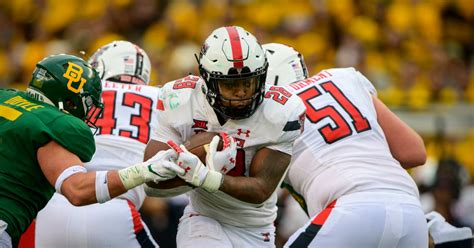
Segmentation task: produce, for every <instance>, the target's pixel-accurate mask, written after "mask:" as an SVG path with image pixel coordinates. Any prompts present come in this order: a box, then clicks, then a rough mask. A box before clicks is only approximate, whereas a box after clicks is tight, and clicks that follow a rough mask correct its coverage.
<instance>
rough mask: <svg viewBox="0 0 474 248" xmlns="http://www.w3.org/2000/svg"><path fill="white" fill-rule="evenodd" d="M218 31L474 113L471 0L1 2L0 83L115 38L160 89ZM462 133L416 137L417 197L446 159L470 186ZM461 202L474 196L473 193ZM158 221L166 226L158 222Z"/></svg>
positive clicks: (401, 103)
mask: <svg viewBox="0 0 474 248" xmlns="http://www.w3.org/2000/svg"><path fill="white" fill-rule="evenodd" d="M224 25H240V26H243V27H245V28H246V29H247V30H249V31H251V32H252V33H253V34H255V35H256V36H257V37H258V39H259V40H260V41H261V42H262V43H267V42H280V43H284V44H287V45H290V46H293V47H294V48H295V49H297V50H298V51H300V52H301V53H302V54H303V55H304V57H305V61H306V63H307V66H308V69H309V71H310V75H311V74H314V73H316V72H318V71H319V70H321V69H324V68H329V67H349V66H352V67H356V68H357V69H358V70H360V71H361V72H363V73H364V74H365V75H366V76H367V77H368V78H369V79H370V80H371V81H372V82H373V83H374V84H375V86H376V88H377V90H378V94H379V97H380V98H381V99H382V100H383V101H384V102H385V103H387V105H389V106H390V107H391V108H395V109H402V110H404V111H426V110H428V111H429V109H430V106H432V105H434V104H435V105H436V104H441V105H446V106H454V105H468V106H469V107H470V108H471V111H474V56H473V54H474V53H473V50H474V4H472V1H471V0H364V1H357V0H337V1H331V0H304V1H303V0H292V1H290V0H274V1H264V0H234V1H231V0H176V1H165V0H69V1H63V0H15V1H7V0H2V1H0V30H1V32H0V87H2V88H5V87H13V88H19V89H24V88H26V85H27V84H28V81H29V78H30V77H31V72H32V71H33V69H34V66H35V64H36V62H37V61H39V60H40V59H42V58H43V57H45V56H47V55H49V54H55V53H63V52H64V53H70V54H75V55H78V56H82V57H84V58H86V59H87V58H88V56H89V55H91V54H92V53H93V52H94V51H95V50H96V49H97V48H99V47H100V46H102V45H104V44H106V43H108V42H110V41H112V40H118V39H124V40H129V41H132V42H134V43H136V44H139V45H140V46H141V47H142V48H144V49H145V50H146V51H147V53H148V54H149V55H150V59H151V60H152V66H153V70H152V82H153V84H154V85H162V84H164V83H166V82H168V81H170V80H173V79H176V78H179V77H182V76H184V75H186V74H188V73H197V62H196V60H195V58H194V54H195V53H198V52H199V49H200V45H201V43H202V41H203V40H204V38H205V37H206V36H207V35H208V34H209V33H210V32H211V31H212V30H213V29H215V28H216V27H219V26H224ZM463 133H464V134H465V135H463V137H456V138H452V137H439V136H437V135H436V134H432V135H426V136H425V137H424V138H425V143H426V145H427V149H428V155H429V156H430V158H431V159H432V160H433V161H434V162H432V163H431V165H429V166H427V168H428V169H424V170H423V171H422V172H414V176H416V177H418V179H417V180H418V182H419V185H420V189H422V191H423V192H424V191H425V190H426V192H431V193H432V194H433V196H436V194H435V193H434V191H431V190H432V189H433V188H434V187H436V186H440V187H441V186H443V185H445V184H443V183H438V184H436V183H435V182H439V181H436V178H437V175H438V174H437V173H436V171H437V170H438V169H439V168H442V167H440V166H438V165H441V164H445V163H444V161H454V162H449V163H450V164H451V165H452V164H455V165H457V166H458V167H459V168H461V169H459V171H461V174H464V175H465V178H466V179H463V180H464V181H462V183H458V182H457V181H456V182H455V183H453V182H451V183H452V184H456V183H457V184H456V185H458V186H456V187H458V188H459V187H463V186H467V185H469V184H470V183H472V178H473V176H474V156H472V151H474V127H471V128H470V130H465V132H463ZM452 167H453V166H452ZM450 168H451V167H450ZM456 168H457V167H456ZM456 175H457V174H456ZM426 178H429V179H426ZM430 180H431V181H430ZM446 180H447V179H446ZM460 180H461V179H460ZM448 181H449V180H448ZM448 184H449V183H448ZM471 185H472V184H471ZM469 194H470V195H469ZM469 194H468V195H467V197H468V198H469V197H470V198H474V191H471V193H469ZM460 195H461V193H459V194H456V196H458V198H459V197H460ZM434 198H436V197H434ZM453 199H454V198H453ZM456 199H457V198H456ZM473 201H474V200H473ZM176 202H178V203H179V202H180V200H178V201H176ZM433 202H436V201H433ZM153 204H154V205H150V206H152V207H153V209H155V210H156V209H161V212H162V213H163V212H165V210H166V209H167V210H166V211H171V210H169V208H168V207H167V205H166V204H168V203H166V204H165V205H163V204H162V203H156V202H155V203H153ZM160 204H161V205H160ZM433 204H434V203H433ZM178 205H179V204H178ZM433 206H434V205H433ZM453 208H454V207H453ZM459 211H461V210H459ZM459 211H458V212H459ZM461 212H462V211H461ZM467 214H470V215H471V216H474V212H471V213H467ZM169 215H173V216H174V215H178V216H179V213H178V214H176V213H171V214H169ZM156 218H161V219H160V221H156V220H155V222H156V223H159V224H157V225H158V226H162V228H164V229H163V230H165V229H166V228H167V227H166V225H165V224H166V223H168V222H165V221H164V219H166V218H167V217H166V215H162V216H158V217H156ZM151 221H153V218H152V220H151ZM473 222H474V221H473ZM173 225H174V224H173ZM473 225H474V224H473ZM159 228H161V227H159ZM166 235H168V234H166ZM166 235H165V236H166ZM157 239H158V240H159V239H160V238H159V237H158V238H157ZM165 247H166V246H165Z"/></svg>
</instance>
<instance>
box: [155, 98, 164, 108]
mask: <svg viewBox="0 0 474 248" xmlns="http://www.w3.org/2000/svg"><path fill="white" fill-rule="evenodd" d="M156 108H157V109H158V110H165V106H163V101H162V100H158V103H157V104H156Z"/></svg>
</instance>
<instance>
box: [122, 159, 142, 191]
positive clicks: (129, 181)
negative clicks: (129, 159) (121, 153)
mask: <svg viewBox="0 0 474 248" xmlns="http://www.w3.org/2000/svg"><path fill="white" fill-rule="evenodd" d="M142 167H144V163H140V164H136V165H133V166H130V167H127V168H124V169H121V170H119V171H118V174H119V177H120V180H121V181H122V183H123V186H124V187H125V189H127V190H129V189H131V188H135V187H136V186H138V185H141V184H143V183H145V178H144V175H143V173H145V172H143V171H142Z"/></svg>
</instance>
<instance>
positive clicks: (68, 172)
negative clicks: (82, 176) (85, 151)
mask: <svg viewBox="0 0 474 248" xmlns="http://www.w3.org/2000/svg"><path fill="white" fill-rule="evenodd" d="M86 172H87V170H86V168H84V166H81V165H73V166H71V167H68V168H66V169H65V170H63V172H62V173H61V174H60V175H59V177H58V178H57V179H56V183H55V184H54V188H55V189H56V192H58V193H59V194H61V186H62V185H63V182H64V180H66V179H68V178H69V177H70V176H72V175H74V174H76V173H86Z"/></svg>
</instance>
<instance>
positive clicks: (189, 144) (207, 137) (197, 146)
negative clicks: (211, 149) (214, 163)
mask: <svg viewBox="0 0 474 248" xmlns="http://www.w3.org/2000/svg"><path fill="white" fill-rule="evenodd" d="M216 135H219V133H216V132H201V133H198V134H195V135H193V136H192V137H191V138H190V139H189V140H187V141H186V142H185V143H184V146H185V147H186V149H187V150H188V151H189V152H191V153H192V154H194V155H196V156H198V157H199V159H200V160H201V162H203V163H204V164H206V154H207V152H206V148H205V146H207V145H209V143H211V141H212V138H213V137H214V136H216ZM217 150H218V151H221V150H222V139H221V140H220V141H219V145H218V147H217Z"/></svg>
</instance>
